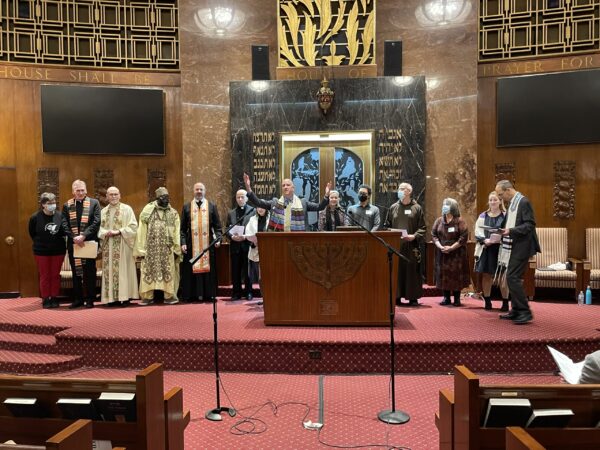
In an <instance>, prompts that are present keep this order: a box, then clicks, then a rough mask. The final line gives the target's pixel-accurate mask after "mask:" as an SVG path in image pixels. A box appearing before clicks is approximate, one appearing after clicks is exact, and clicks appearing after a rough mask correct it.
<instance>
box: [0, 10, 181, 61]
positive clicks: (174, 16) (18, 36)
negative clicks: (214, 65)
mask: <svg viewBox="0 0 600 450" xmlns="http://www.w3.org/2000/svg"><path fill="white" fill-rule="evenodd" d="M178 27H179V24H178V2H177V0H148V1H132V0H0V61H11V62H18V63H34V64H64V65H68V66H81V67H110V68H135V69H170V70H173V69H175V70H176V69H179V30H178Z"/></svg>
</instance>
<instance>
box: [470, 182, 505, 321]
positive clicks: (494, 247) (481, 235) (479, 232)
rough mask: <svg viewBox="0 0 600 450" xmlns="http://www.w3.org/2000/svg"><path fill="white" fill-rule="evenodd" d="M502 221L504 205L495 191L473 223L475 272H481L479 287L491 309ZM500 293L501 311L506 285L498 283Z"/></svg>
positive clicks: (487, 305) (487, 307)
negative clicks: (484, 209)
mask: <svg viewBox="0 0 600 450" xmlns="http://www.w3.org/2000/svg"><path fill="white" fill-rule="evenodd" d="M503 221H504V205H503V204H502V202H501V201H500V199H499V198H498V194H496V191H492V192H491V193H490V195H489V196H488V210H487V211H485V212H483V213H481V214H480V216H479V218H478V219H477V222H476V223H475V239H477V245H476V246H475V272H477V273H480V274H481V287H482V290H483V299H484V301H485V309H492V298H491V293H492V281H493V278H494V274H495V273H496V267H497V266H498V251H499V250H500V234H499V231H498V230H499V229H500V228H502V222H503ZM500 292H501V293H502V308H500V310H501V311H508V287H507V286H506V284H504V283H503V284H501V285H500Z"/></svg>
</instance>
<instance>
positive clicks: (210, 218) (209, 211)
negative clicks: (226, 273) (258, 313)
mask: <svg viewBox="0 0 600 450" xmlns="http://www.w3.org/2000/svg"><path fill="white" fill-rule="evenodd" d="M221 235H222V230H221V219H220V218H219V211H217V207H216V206H215V204H214V203H212V202H209V201H208V200H207V199H206V187H205V186H204V184H202V183H196V184H194V198H193V199H192V201H191V202H188V203H185V204H184V205H183V210H182V212H181V250H182V252H183V255H184V257H183V263H182V264H181V297H182V299H183V301H184V302H194V301H198V300H201V301H209V300H213V299H214V298H216V296H217V284H218V283H217V257H216V253H215V247H218V246H219V245H221V244H220V239H221ZM214 239H218V241H217V243H216V244H215V246H213V247H212V248H211V249H210V250H209V251H208V252H206V253H205V254H204V255H203V256H202V258H200V259H199V260H198V261H196V263H195V264H194V265H193V266H192V264H190V259H192V258H194V257H195V256H198V255H199V254H200V253H202V250H204V249H205V248H207V247H208V246H209V245H210V243H211V242H212V241H213V240H214Z"/></svg>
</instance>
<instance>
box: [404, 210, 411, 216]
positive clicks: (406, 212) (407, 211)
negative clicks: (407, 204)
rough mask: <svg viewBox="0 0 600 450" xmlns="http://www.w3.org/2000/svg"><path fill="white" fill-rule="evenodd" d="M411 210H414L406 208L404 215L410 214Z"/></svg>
mask: <svg viewBox="0 0 600 450" xmlns="http://www.w3.org/2000/svg"><path fill="white" fill-rule="evenodd" d="M411 212H412V211H411V210H410V209H405V210H404V215H405V216H410V213H411Z"/></svg>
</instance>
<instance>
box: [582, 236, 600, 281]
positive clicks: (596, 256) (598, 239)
mask: <svg viewBox="0 0 600 450" xmlns="http://www.w3.org/2000/svg"><path fill="white" fill-rule="evenodd" d="M585 255H586V256H585V261H584V262H583V284H582V289H586V288H587V287H588V286H590V287H591V288H592V289H600V228H587V229H586V230H585Z"/></svg>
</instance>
